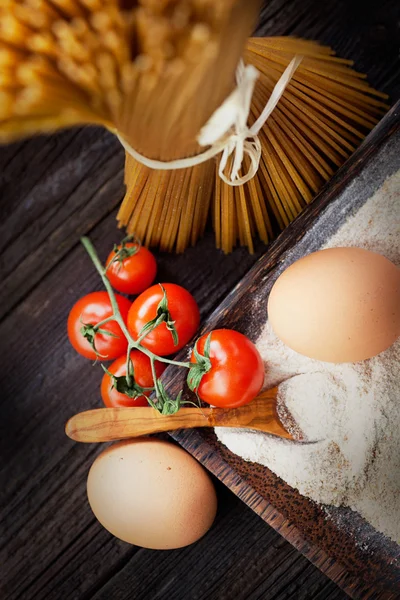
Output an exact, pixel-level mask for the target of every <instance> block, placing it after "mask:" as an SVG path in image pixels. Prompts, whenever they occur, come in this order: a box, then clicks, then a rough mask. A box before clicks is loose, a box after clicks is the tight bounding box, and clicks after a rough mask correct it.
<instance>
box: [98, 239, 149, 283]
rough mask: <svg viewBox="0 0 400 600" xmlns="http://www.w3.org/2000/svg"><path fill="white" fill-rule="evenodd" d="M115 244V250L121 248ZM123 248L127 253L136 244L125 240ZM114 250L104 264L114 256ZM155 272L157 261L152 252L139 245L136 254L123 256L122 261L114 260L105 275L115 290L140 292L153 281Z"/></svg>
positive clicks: (136, 246)
mask: <svg viewBox="0 0 400 600" xmlns="http://www.w3.org/2000/svg"><path fill="white" fill-rule="evenodd" d="M121 247H122V246H121V245H119V246H117V251H118V250H121ZM124 248H126V250H127V251H128V253H129V250H131V249H132V248H138V244H135V243H134V242H127V243H125V244H124ZM115 254H116V252H115V250H113V251H112V252H110V254H109V256H108V258H107V262H106V266H107V267H108V265H109V264H110V263H111V261H112V260H113V258H115ZM156 272H157V263H156V259H155V258H154V256H153V254H152V253H151V252H150V251H149V250H147V248H144V247H143V246H141V247H140V248H139V250H138V251H137V252H136V254H133V255H132V256H127V257H126V258H123V260H122V262H120V261H119V260H116V261H114V262H113V263H112V264H111V266H110V267H109V268H108V269H107V277H108V279H109V281H110V283H111V285H112V286H113V288H115V289H116V290H118V291H119V292H122V293H124V294H140V293H141V292H143V291H144V290H146V289H147V288H148V287H149V286H150V285H151V284H152V283H153V281H154V279H155V277H156Z"/></svg>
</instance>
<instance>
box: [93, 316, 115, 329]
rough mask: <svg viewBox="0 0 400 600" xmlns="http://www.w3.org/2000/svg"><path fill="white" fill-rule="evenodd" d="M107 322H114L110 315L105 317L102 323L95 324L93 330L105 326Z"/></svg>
mask: <svg viewBox="0 0 400 600" xmlns="http://www.w3.org/2000/svg"><path fill="white" fill-rule="evenodd" d="M109 321H115V317H114V315H111V316H110V317H107V318H106V319H103V320H102V321H99V322H98V323H96V325H95V327H94V328H95V329H100V327H102V326H103V325H105V324H106V323H108V322H109Z"/></svg>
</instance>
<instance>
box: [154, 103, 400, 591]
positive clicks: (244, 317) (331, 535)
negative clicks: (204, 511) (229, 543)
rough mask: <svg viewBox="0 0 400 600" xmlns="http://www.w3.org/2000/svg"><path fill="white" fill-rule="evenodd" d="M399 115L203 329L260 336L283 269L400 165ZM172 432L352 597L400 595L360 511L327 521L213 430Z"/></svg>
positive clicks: (383, 543)
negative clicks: (243, 457) (222, 439)
mask: <svg viewBox="0 0 400 600" xmlns="http://www.w3.org/2000/svg"><path fill="white" fill-rule="evenodd" d="M399 112H400V103H398V104H397V105H396V106H395V107H394V108H393V109H392V110H391V111H390V113H389V114H388V115H387V116H386V117H385V118H384V119H383V120H382V121H381V122H380V124H379V125H378V126H377V127H376V128H375V130H374V131H373V132H372V133H371V134H370V135H369V136H368V138H367V139H366V140H365V142H364V143H363V145H362V147H360V149H359V150H358V151H357V152H356V153H355V154H354V155H353V156H352V158H351V159H350V160H349V161H348V162H347V163H346V164H345V165H344V166H343V167H342V169H340V171H339V172H338V173H337V174H336V176H335V177H334V178H333V179H332V180H331V182H330V183H329V184H328V185H327V186H326V187H325V189H324V190H323V191H322V192H321V193H320V194H319V196H318V197H317V199H316V200H315V201H314V203H313V204H312V205H310V206H309V207H308V208H307V209H306V210H305V211H304V213H303V214H302V215H301V216H300V217H299V218H298V219H297V220H296V221H295V222H294V223H293V224H292V225H291V226H290V227H288V228H287V229H286V230H285V232H284V233H283V234H281V236H280V237H279V238H278V240H277V241H276V242H275V243H274V244H272V246H271V247H270V248H269V250H268V251H267V252H266V253H265V254H264V255H263V256H262V257H261V258H260V260H259V261H258V262H257V263H256V264H255V265H254V266H253V268H252V269H251V270H250V272H249V273H247V275H246V276H245V277H244V278H243V279H242V281H241V282H240V283H239V284H238V285H237V286H236V287H235V289H234V290H233V291H232V292H231V293H230V294H229V296H228V297H227V298H226V299H225V300H224V301H223V302H222V303H221V305H220V306H219V307H218V308H217V309H216V311H215V312H214V313H213V314H212V315H211V317H210V318H209V319H208V320H207V322H206V323H205V325H204V327H203V331H204V332H205V331H210V330H211V329H214V328H216V327H232V328H235V329H238V330H239V331H241V332H242V333H245V334H247V335H248V336H249V337H250V338H251V339H253V340H256V339H257V336H258V334H259V333H260V330H261V327H262V326H263V325H264V323H265V321H266V316H267V315H266V306H267V299H268V294H269V292H270V290H271V287H272V285H273V283H274V281H275V280H276V278H277V277H278V276H279V274H280V273H281V272H282V271H283V270H284V269H285V268H286V267H287V266H288V265H289V264H291V263H292V262H294V260H296V259H298V258H300V257H301V256H303V255H305V254H308V253H309V252H312V251H315V250H317V249H318V248H320V247H321V246H322V245H323V244H324V242H326V241H327V240H328V239H329V238H330V236H331V235H332V234H333V233H334V232H335V231H336V230H337V229H338V228H339V226H340V225H341V224H342V223H343V222H344V221H345V220H346V218H347V217H348V216H349V215H350V214H354V213H355V212H357V210H358V208H359V207H360V206H361V205H362V204H363V203H364V202H365V201H366V200H367V199H368V198H369V197H370V196H371V195H372V194H373V193H374V191H375V190H376V189H378V188H379V187H380V185H381V184H382V183H383V181H384V180H385V178H386V177H388V176H389V175H391V174H392V173H394V172H395V171H397V170H398V169H400V122H399ZM312 225H313V226H312ZM311 226H312V227H311ZM182 377H184V375H182V374H181V373H180V372H179V371H173V370H172V369H168V371H166V373H165V379H166V381H167V382H168V384H169V389H171V391H172V392H173V393H175V394H176V393H178V391H179V389H181V388H182V387H183V386H184V380H183V379H182ZM188 397H189V396H188ZM173 437H174V439H175V440H177V441H178V442H179V443H180V444H181V445H182V446H183V447H184V448H186V449H187V450H188V451H189V452H191V453H192V454H193V455H194V456H195V457H196V458H197V459H198V460H200V461H201V462H202V463H203V464H204V465H205V466H206V467H207V468H208V469H209V470H210V471H212V472H213V473H214V474H215V475H216V476H217V477H218V478H219V479H221V481H223V482H224V483H225V484H226V485H227V486H228V487H229V488H230V489H231V490H232V491H234V492H235V493H236V494H237V495H238V496H239V497H240V498H241V499H242V500H243V501H244V502H246V503H247V504H248V505H249V506H250V507H251V508H252V509H253V510H254V511H255V512H256V513H257V514H259V515H260V516H261V517H262V518H263V519H264V520H265V521H266V522H267V523H269V524H270V525H271V526H272V527H274V528H275V529H276V530H277V531H278V532H279V533H281V534H282V535H283V536H284V537H285V538H286V539H287V540H289V541H290V542H291V543H292V544H293V545H294V546H295V547H296V548H297V549H298V550H300V551H301V552H302V553H303V554H305V555H306V556H307V557H308V558H309V559H310V560H311V561H312V562H314V564H316V565H317V566H318V567H319V568H320V569H321V570H322V571H324V572H325V573H326V574H327V575H328V576H329V577H331V578H332V579H333V580H334V581H335V582H336V583H338V584H339V585H340V586H341V587H342V588H343V589H344V590H345V591H346V592H347V593H348V594H349V595H350V596H352V597H354V598H382V599H383V598H385V599H386V598H393V599H395V598H399V595H400V567H399V559H400V547H399V546H398V545H397V544H395V543H394V542H392V541H390V540H389V539H388V538H386V537H385V536H383V535H381V534H380V533H378V532H377V531H376V530H374V529H373V528H372V527H371V526H370V525H369V524H368V523H367V522H366V521H365V520H364V519H362V518H361V517H360V516H359V515H358V514H357V513H355V512H353V511H351V510H350V509H346V508H338V509H335V508H332V507H330V509H329V510H330V513H331V515H332V516H331V518H329V519H328V518H327V517H326V513H325V512H324V510H323V509H322V508H321V507H320V506H319V505H317V504H316V503H314V502H313V501H311V500H309V499H307V498H305V497H303V496H301V495H300V494H299V493H298V492H297V491H296V490H294V489H293V488H291V487H290V486H289V485H287V484H286V483H285V482H284V481H282V480H281V479H280V478H279V477H277V476H276V475H274V474H273V473H272V472H271V471H270V470H269V469H267V468H265V467H262V466H260V465H258V464H255V463H251V462H246V461H244V460H242V459H241V458H240V457H238V456H236V455H234V454H233V453H232V452H230V451H229V450H228V449H227V448H226V447H225V446H223V444H221V443H220V442H219V441H218V440H217V438H216V436H215V434H214V432H213V431H212V430H193V431H190V432H188V431H180V432H176V433H174V434H173Z"/></svg>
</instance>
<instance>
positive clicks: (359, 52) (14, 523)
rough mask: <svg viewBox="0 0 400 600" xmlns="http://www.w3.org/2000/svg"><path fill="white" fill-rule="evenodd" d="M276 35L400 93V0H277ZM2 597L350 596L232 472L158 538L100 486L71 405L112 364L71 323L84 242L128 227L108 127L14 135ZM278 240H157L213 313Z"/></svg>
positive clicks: (83, 404)
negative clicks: (143, 536) (185, 520)
mask: <svg viewBox="0 0 400 600" xmlns="http://www.w3.org/2000/svg"><path fill="white" fill-rule="evenodd" d="M260 22H261V24H262V26H261V27H260V29H259V32H260V33H262V34H264V35H287V34H292V35H299V36H304V37H309V38H312V39H319V40H321V41H323V42H325V43H328V44H331V45H332V46H334V47H335V48H336V49H337V51H338V52H339V53H340V54H341V55H342V56H345V57H349V58H353V59H355V61H356V67H357V68H358V69H359V70H362V71H364V72H367V73H368V75H369V79H370V82H371V83H372V84H373V85H375V86H376V87H378V88H379V89H381V90H383V91H386V92H388V93H389V94H390V95H391V99H392V100H395V99H397V98H398V97H399V95H400V77H399V73H400V64H399V59H398V48H399V37H400V36H399V31H400V9H399V3H398V0H391V1H381V2H378V1H375V2H365V1H363V2H361V1H360V0H342V1H340V0H325V1H324V2H320V1H319V0H290V1H285V0H271V1H270V2H268V3H267V5H266V8H265V9H264V10H263V12H262V16H261V21H260ZM0 171H1V172H0V206H1V215H2V219H1V223H0V245H1V255H0V273H1V281H2V283H1V286H0V318H1V322H0V340H1V341H0V344H1V348H0V350H1V362H0V365H1V375H0V377H1V382H0V389H1V399H0V406H1V417H0V447H1V450H0V456H1V465H0V466H1V482H0V490H1V491H0V493H1V513H0V523H1V528H0V531H1V541H0V543H1V550H0V564H1V565H2V566H1V576H0V581H1V584H0V586H1V595H0V597H1V598H2V600H33V599H38V600H72V599H79V600H89V599H96V600H100V599H103V600H119V599H121V600H122V599H124V600H125V599H126V600H128V599H129V600H130V599H135V600H140V599H151V600H156V599H160V600H162V599H168V600H186V599H193V600H194V599H196V600H200V599H210V598H211V599H214V598H215V599H218V600H224V599H225V600H231V599H233V598H235V600H256V599H258V598H263V599H268V600H273V599H289V598H290V599H292V600H294V599H299V600H300V599H309V598H312V599H318V600H339V599H343V598H346V597H347V596H346V595H345V594H344V592H342V591H341V590H340V589H339V588H338V587H337V586H336V585H335V584H333V583H332V582H331V581H330V580H329V579H327V577H325V576H324V575H323V574H322V573H320V572H319V571H318V570H317V569H316V568H315V567H314V566H312V565H311V564H310V563H309V562H308V561H307V559H305V558H304V557H303V556H302V555H301V554H300V553H298V552H297V551H296V550H294V549H293V548H292V547H291V546H290V544H288V543H287V542H286V541H284V540H283V539H282V538H281V537H280V536H279V535H278V534H277V533H276V532H275V531H274V530H273V529H271V528H270V527H268V525H266V524H265V523H264V522H263V521H262V520H261V519H260V518H259V517H258V516H256V515H255V514H254V513H252V511H251V510H250V509H249V508H247V507H246V506H245V505H244V504H243V503H241V501H240V500H238V499H237V498H236V497H235V496H234V495H233V494H231V493H230V492H229V491H228V490H227V489H225V488H224V487H223V486H222V485H221V484H219V483H218V482H217V483H216V484H217V489H218V494H219V512H218V516H217V519H216V522H215V524H214V526H213V528H212V529H211V531H210V532H209V533H208V534H207V535H206V536H205V537H204V538H203V539H202V540H201V541H200V542H198V543H197V544H195V545H193V546H191V547H188V548H184V549H181V550H175V551H168V552H167V551H164V552H156V551H151V550H144V549H141V548H136V547H133V546H129V545H128V544H125V543H123V542H120V541H119V540H117V539H115V538H113V537H112V536H111V535H109V534H108V533H107V532H106V531H105V530H104V529H103V528H102V527H101V526H100V525H99V524H98V522H97V521H96V519H95V518H94V517H93V515H92V513H91V511H90V509H89V507H88V504H87V500H86V490H85V485H86V476H87V472H88V469H89V467H90V465H91V463H92V462H93V460H94V458H95V456H96V455H97V454H98V453H99V452H100V451H101V449H102V448H101V447H100V446H99V445H79V444H74V443H73V442H71V441H70V440H69V439H67V438H66V436H65V435H64V424H65V422H66V420H67V419H68V417H70V416H71V415H72V414H74V413H76V412H78V411H80V410H84V409H87V408H91V407H96V406H99V405H100V398H99V391H98V388H99V382H100V379H101V372H100V370H99V369H95V368H93V369H92V368H91V367H90V365H89V364H88V363H87V362H85V361H84V359H82V358H81V357H79V356H78V355H77V354H75V353H74V351H73V350H72V348H71V347H70V346H69V343H68V340H67V338H66V331H65V326H66V318H67V315H68V311H69V308H70V307H71V305H72V304H73V302H74V301H75V300H76V299H77V298H78V297H79V296H80V295H83V294H85V293H87V292H89V291H91V290H95V289H101V286H100V282H99V280H98V278H97V276H96V274H95V272H94V270H93V268H92V267H91V265H90V262H89V260H88V259H87V258H86V255H85V253H84V251H83V249H82V248H81V246H80V244H79V237H80V236H81V235H82V234H89V235H90V236H91V238H92V239H93V241H94V242H95V243H96V245H97V247H98V248H99V250H100V253H101V255H102V257H103V258H104V257H105V256H106V254H107V251H108V250H109V248H110V247H111V245H112V243H113V242H114V241H115V240H118V239H119V236H120V233H119V232H118V231H117V229H116V225H115V214H116V208H117V206H118V204H119V202H120V200H121V197H122V194H123V182H122V176H123V152H122V149H121V147H120V146H119V143H118V142H117V141H116V140H115V139H114V138H113V137H112V136H111V135H110V134H109V133H107V132H105V131H101V130H98V129H90V128H86V129H81V130H70V131H66V132H63V133H61V134H57V135H54V136H52V137H48V138H37V139H34V140H28V141H25V142H23V143H20V144H13V145H10V146H8V147H4V148H1V149H0ZM263 250H265V248H262V247H261V246H259V247H258V253H257V254H256V255H254V256H249V255H248V254H247V252H246V251H244V250H241V249H238V250H236V251H235V252H234V253H233V254H232V255H230V256H228V257H225V256H223V255H222V254H221V253H220V252H218V251H216V250H215V249H214V247H213V237H212V234H211V233H210V232H209V233H208V234H207V235H206V236H205V238H204V239H203V240H202V241H201V242H200V243H199V244H198V245H197V247H196V248H194V249H190V250H188V251H187V252H186V253H185V254H184V255H183V256H173V255H165V254H159V255H158V260H159V265H160V269H159V276H160V279H162V280H165V281H168V280H169V281H176V282H179V283H180V284H181V285H184V286H186V287H187V288H188V289H189V290H190V291H191V292H192V293H193V294H194V295H195V297H196V299H197V300H198V302H199V304H200V307H201V312H202V316H203V318H204V317H205V316H207V315H208V314H209V313H210V311H211V310H212V309H213V308H215V307H216V306H217V304H218V303H219V302H220V301H221V300H222V299H223V298H224V296H225V295H226V293H227V292H228V291H229V290H230V289H231V288H232V286H233V285H234V284H235V283H236V282H237V281H238V280H239V279H240V278H241V277H242V276H243V275H244V274H245V273H246V271H247V270H248V269H249V268H250V266H251V265H252V264H253V263H254V261H255V260H256V258H257V257H258V256H259V255H260V254H261V253H262V252H263Z"/></svg>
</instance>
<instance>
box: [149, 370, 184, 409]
mask: <svg viewBox="0 0 400 600" xmlns="http://www.w3.org/2000/svg"><path fill="white" fill-rule="evenodd" d="M154 385H155V390H156V397H157V401H156V403H154V402H153V401H152V400H151V399H149V402H150V404H151V405H152V406H153V408H155V409H156V410H157V411H158V412H159V413H161V414H162V415H173V414H175V413H176V412H178V410H179V409H180V408H181V406H182V392H183V390H181V391H180V392H179V394H178V395H177V397H176V398H171V397H170V396H169V395H168V392H167V390H166V389H165V387H164V384H163V383H162V381H161V379H155V380H154Z"/></svg>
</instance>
